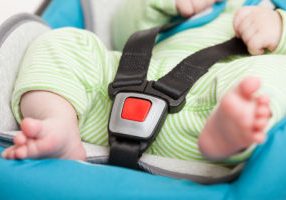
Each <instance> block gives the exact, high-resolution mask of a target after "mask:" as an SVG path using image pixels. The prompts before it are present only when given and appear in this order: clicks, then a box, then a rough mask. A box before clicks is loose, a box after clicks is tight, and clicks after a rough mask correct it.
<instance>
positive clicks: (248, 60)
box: [214, 54, 286, 128]
mask: <svg viewBox="0 0 286 200" xmlns="http://www.w3.org/2000/svg"><path fill="white" fill-rule="evenodd" d="M285 58H286V57H285V56H283V55H270V54H268V55H262V56H251V57H243V58H238V59H235V60H234V61H231V62H228V63H221V64H217V65H215V66H214V71H215V73H216V76H215V77H216V82H217V88H216V91H217V100H218V101H219V100H220V99H221V98H222V97H223V95H224V94H225V93H226V92H227V91H228V90H229V89H231V88H233V87H234V86H235V85H237V84H238V83H239V82H240V81H241V80H242V79H243V78H245V77H249V76H252V77H258V78H259V79H260V81H261V88H260V89H259V91H258V92H259V93H262V94H266V95H268V96H269V98H270V107H271V111H272V118H271V120H270V123H269V127H268V128H270V126H272V125H273V124H274V123H276V122H278V121H279V120H281V119H282V118H283V116H285V114H286V113H285V110H286V87H285V85H286V78H285V76H286V59H285Z"/></svg>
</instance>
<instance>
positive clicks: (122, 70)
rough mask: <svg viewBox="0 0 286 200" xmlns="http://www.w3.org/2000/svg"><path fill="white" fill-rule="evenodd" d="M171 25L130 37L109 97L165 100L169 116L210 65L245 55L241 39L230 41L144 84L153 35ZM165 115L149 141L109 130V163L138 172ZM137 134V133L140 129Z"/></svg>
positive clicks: (198, 53)
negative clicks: (134, 95)
mask: <svg viewBox="0 0 286 200" xmlns="http://www.w3.org/2000/svg"><path fill="white" fill-rule="evenodd" d="M172 26H174V25H171V26H170V25H168V26H163V27H156V28H152V29H149V30H144V31H139V32H136V33H134V34H133V35H132V36H131V37H130V38H129V40H128V41H127V43H126V45H125V47H124V49H123V53H122V57H121V60H120V63H119V67H118V70H117V74H116V76H115V79H114V82H112V83H111V84H110V85H109V95H110V97H111V98H114V97H115V96H116V95H117V94H118V93H122V92H123V93H130V92H132V93H140V94H146V95H151V96H153V97H156V98H157V97H158V98H159V99H162V100H164V101H166V102H167V106H168V112H169V113H170V112H178V111H180V110H181V109H182V108H183V106H184V103H185V96H186V95H187V93H188V91H189V90H190V88H191V87H192V86H193V84H194V83H195V82H196V81H197V80H198V79H199V78H200V77H201V76H202V75H204V74H205V73H206V72H207V71H208V69H209V68H210V67H211V66H212V65H213V64H215V63H216V62H218V61H219V60H222V59H225V58H226V57H229V56H232V55H241V54H248V51H247V48H246V46H245V45H244V43H243V42H242V41H241V40H240V39H237V38H233V39H231V40H229V41H226V42H224V43H221V44H218V45H215V46H212V47H208V48H205V49H202V50H200V51H198V52H196V53H194V54H192V55H190V56H188V57H187V58H185V59H184V60H183V61H181V62H180V63H179V64H178V65H177V66H176V67H175V68H174V69H173V70H171V71H170V72H169V73H168V74H166V75H165V76H163V77H162V78H161V79H159V80H158V81H147V80H146V76H147V72H148V67H149V63H150V59H151V56H152V49H153V47H154V45H155V41H156V36H157V35H158V33H160V32H162V31H165V30H168V29H169V28H171V27H172ZM146 98H147V99H148V97H146ZM166 114H167V111H163V113H161V115H162V116H161V117H159V118H158V119H157V120H158V121H159V122H158V126H156V128H155V131H153V132H152V134H151V135H150V136H148V138H144V137H142V138H140V136H138V134H136V135H134V137H133V136H132V134H133V133H131V134H130V133H129V134H124V133H122V132H121V133H117V132H112V131H111V130H109V143H110V157H109V163H110V164H112V165H118V166H123V167H128V168H133V169H138V160H139V158H140V157H141V155H142V153H143V152H144V151H145V150H146V149H147V148H148V146H149V145H150V144H151V143H152V142H153V140H154V139H155V137H156V135H157V134H158V133H159V129H160V127H161V126H162V124H163V122H164V120H165V117H166ZM113 123H114V121H113ZM132 123H133V122H132ZM109 125H110V124H109ZM133 125H134V124H131V126H133ZM127 130H128V129H127ZM132 130H133V129H132ZM136 132H138V133H140V130H139V129H138V130H136ZM124 135H127V136H124ZM139 135H140V134H139Z"/></svg>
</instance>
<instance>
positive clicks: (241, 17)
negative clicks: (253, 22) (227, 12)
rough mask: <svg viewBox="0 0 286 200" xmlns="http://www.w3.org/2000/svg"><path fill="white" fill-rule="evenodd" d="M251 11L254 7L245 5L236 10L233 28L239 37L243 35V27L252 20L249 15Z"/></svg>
mask: <svg viewBox="0 0 286 200" xmlns="http://www.w3.org/2000/svg"><path fill="white" fill-rule="evenodd" d="M251 11H252V7H244V8H242V9H240V10H238V11H237V12H236V14H235V16H234V20H233V28H234V31H235V35H236V36H237V37H241V32H242V30H241V29H242V27H244V26H245V25H244V24H245V23H248V21H249V20H250V18H249V17H248V16H249V15H250V14H251Z"/></svg>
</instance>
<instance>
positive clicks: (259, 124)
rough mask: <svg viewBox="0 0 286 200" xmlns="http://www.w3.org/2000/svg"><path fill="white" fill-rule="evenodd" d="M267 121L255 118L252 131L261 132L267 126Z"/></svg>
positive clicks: (262, 118) (266, 119)
mask: <svg viewBox="0 0 286 200" xmlns="http://www.w3.org/2000/svg"><path fill="white" fill-rule="evenodd" d="M268 121H269V119H268V118H264V117H261V118H257V119H255V121H254V123H253V130H254V131H263V130H264V129H265V128H266V126H267V124H268Z"/></svg>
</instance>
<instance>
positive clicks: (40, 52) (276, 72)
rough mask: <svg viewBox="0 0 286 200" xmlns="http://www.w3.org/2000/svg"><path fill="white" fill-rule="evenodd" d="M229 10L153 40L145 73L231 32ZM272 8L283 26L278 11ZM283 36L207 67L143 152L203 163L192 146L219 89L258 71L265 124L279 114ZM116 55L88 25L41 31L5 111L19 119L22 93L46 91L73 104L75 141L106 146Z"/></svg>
mask: <svg viewBox="0 0 286 200" xmlns="http://www.w3.org/2000/svg"><path fill="white" fill-rule="evenodd" d="M156 1H157V0H156ZM158 2H159V1H158ZM160 2H163V1H160ZM164 2H165V0H164ZM166 2H169V3H170V2H171V1H166ZM230 5H233V4H230ZM165 7H168V5H165ZM169 7H171V6H170V4H169ZM230 8H233V7H232V6H229V9H227V10H226V12H224V13H223V14H221V16H220V17H219V18H217V19H216V20H215V21H213V22H212V23H210V24H207V25H205V26H204V27H199V28H195V29H192V30H187V31H184V32H181V33H179V34H176V35H175V36H172V37H171V38H169V39H167V40H165V41H163V42H161V43H159V44H158V45H156V47H155V48H154V51H153V57H152V60H151V63H150V68H149V72H148V79H149V80H157V79H158V78H160V77H161V76H162V75H164V74H166V73H167V72H168V71H169V70H170V69H172V68H173V67H174V66H175V65H176V64H177V63H178V62H179V61H181V60H182V59H183V58H185V57H186V56H188V55H189V54H191V53H194V52H196V51H198V50H200V49H202V48H205V47H208V46H211V45H214V44H218V43H220V42H223V41H226V40H228V39H230V38H232V37H233V36H234V32H233V29H232V18H233V13H234V9H230ZM138 9H139V8H138ZM140 9H145V8H140ZM173 10H174V8H173ZM133 11H134V12H136V10H133ZM147 11H148V9H147V10H146V12H147ZM137 12H139V11H137ZM152 12H154V9H152ZM158 12H161V10H158ZM280 13H281V16H282V17H283V20H284V24H285V23H286V22H285V21H286V20H285V19H286V14H285V13H284V12H283V11H280ZM122 20H123V19H122ZM284 27H286V26H284ZM285 38H286V32H285V30H284V32H283V39H282V40H281V43H280V45H279V47H278V48H277V49H276V51H275V52H273V53H271V54H267V55H262V56H253V57H250V56H249V57H233V58H230V59H228V60H225V61H224V62H221V63H217V64H216V65H214V66H213V67H212V68H211V69H210V70H209V72H208V73H206V74H205V75H204V76H203V77H201V78H200V80H199V81H198V82H197V83H196V84H195V85H194V86H193V88H192V89H191V90H190V92H189V94H188V95H187V103H186V105H185V107H184V108H183V110H182V111H181V112H179V113H176V114H170V115H168V117H167V120H166V122H165V124H164V126H163V128H162V130H161V132H160V134H159V136H158V137H157V139H156V140H155V142H154V143H153V144H152V145H151V147H150V148H149V149H148V150H147V153H150V154H153V155H159V156H164V157H171V158H177V159H183V160H199V161H202V162H208V161H207V160H206V159H205V158H204V157H203V156H202V155H201V153H200V151H199V149H198V145H197V141H198V135H199V134H200V132H201V130H202V128H203V126H204V124H205V122H206V119H207V117H208V116H209V115H210V113H211V112H212V111H213V109H215V107H216V105H217V103H218V102H219V99H220V98H221V97H222V96H223V94H224V93H225V92H226V91H227V90H228V89H229V88H231V87H233V86H234V85H235V84H236V83H237V82H238V81H239V80H241V79H242V78H243V77H245V76H247V75H253V76H258V77H260V78H261V79H262V89H261V92H265V93H267V94H269V95H270V97H271V107H272V111H273V116H272V119H271V124H270V125H273V124H274V123H275V122H277V121H278V120H280V119H281V118H282V117H283V116H284V115H285V111H286V109H285V108H286V87H285V86H286V78H285V77H286V57H285V56H284V55H283V54H285V52H286V43H285V41H284V40H285ZM119 59H120V53H119V52H112V51H108V50H107V49H106V48H105V47H104V45H103V44H102V43H101V42H100V40H99V39H98V38H97V37H96V36H95V35H94V34H93V33H90V32H88V31H84V30H77V29H72V28H65V29H59V30H54V31H51V32H49V33H47V34H44V35H43V36H41V37H40V38H38V39H37V40H36V41H34V42H33V43H32V44H31V46H30V47H29V49H28V50H27V53H26V55H25V57H24V60H23V62H22V66H21V69H20V72H19V75H18V78H17V81H16V84H15V90H14V93H13V99H12V109H13V112H14V114H15V116H16V118H17V120H18V121H19V122H20V120H21V119H22V116H21V113H20V108H19V103H20V99H21V96H22V95H23V94H24V93H26V92H28V91H31V90H47V91H51V92H54V93H56V94H59V95H61V96H62V97H64V98H65V99H67V100H68V101H69V102H70V103H71V104H72V105H73V106H74V108H75V109H76V111H77V114H78V118H79V126H80V133H81V138H82V140H84V141H86V142H90V143H93V144H97V145H104V146H106V145H108V136H107V123H108V117H109V112H110V109H111V104H112V102H111V101H110V99H109V97H108V93H107V87H108V84H109V83H110V82H111V81H112V80H113V78H114V75H115V73H116V70H117V65H118V62H119ZM206 59H207V58H206ZM269 127H270V126H269ZM249 154H250V150H249V151H245V152H243V153H241V154H239V155H236V156H233V157H231V158H229V159H227V160H226V161H225V163H230V162H231V163H239V162H241V161H244V160H245V159H246V158H247V157H248V156H249Z"/></svg>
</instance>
